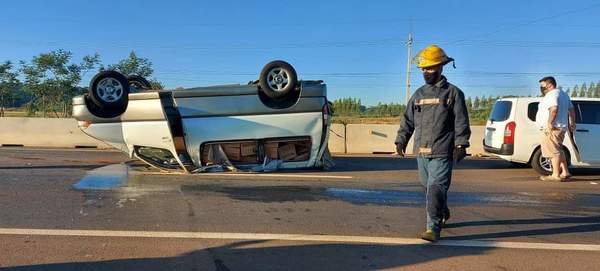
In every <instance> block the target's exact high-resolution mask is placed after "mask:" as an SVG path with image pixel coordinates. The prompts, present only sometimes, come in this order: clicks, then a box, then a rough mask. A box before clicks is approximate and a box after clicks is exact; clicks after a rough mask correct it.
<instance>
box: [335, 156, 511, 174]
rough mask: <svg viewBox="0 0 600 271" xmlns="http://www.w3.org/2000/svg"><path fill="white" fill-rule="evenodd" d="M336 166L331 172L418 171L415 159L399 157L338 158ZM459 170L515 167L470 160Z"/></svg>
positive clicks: (494, 160) (507, 164) (464, 162)
mask: <svg viewBox="0 0 600 271" xmlns="http://www.w3.org/2000/svg"><path fill="white" fill-rule="evenodd" d="M334 162H335V164H336V166H335V167H334V168H333V169H331V170H330V171H331V172H351V171H392V170H417V160H416V159H415V158H414V157H405V158H400V157H398V156H375V157H373V156H336V157H334ZM456 168H457V169H512V168H514V166H513V165H512V164H511V163H509V162H506V161H503V160H497V159H478V158H469V159H466V160H464V161H463V162H461V163H459V164H458V165H457V167H456Z"/></svg>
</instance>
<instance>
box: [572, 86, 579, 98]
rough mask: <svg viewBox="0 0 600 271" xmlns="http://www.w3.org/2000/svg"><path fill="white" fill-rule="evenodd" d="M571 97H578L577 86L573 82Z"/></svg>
mask: <svg viewBox="0 0 600 271" xmlns="http://www.w3.org/2000/svg"><path fill="white" fill-rule="evenodd" d="M571 97H579V86H577V84H575V86H574V87H573V92H571Z"/></svg>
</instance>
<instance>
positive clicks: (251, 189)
mask: <svg viewBox="0 0 600 271" xmlns="http://www.w3.org/2000/svg"><path fill="white" fill-rule="evenodd" d="M148 178H151V177H149V176H147V175H144V174H143V173H140V172H136V170H132V169H131V167H130V166H129V165H126V164H116V165H109V166H105V167H101V168H98V169H95V170H91V171H90V172H88V174H87V175H86V176H84V177H83V178H82V179H81V180H80V181H79V182H77V183H76V184H75V185H73V188H74V189H76V190H80V191H83V192H84V195H87V196H85V198H86V199H88V200H89V199H94V200H96V199H98V198H102V197H103V196H108V195H110V197H112V198H116V199H131V198H136V197H140V196H143V195H147V194H156V193H163V192H173V191H175V192H177V193H189V194H190V195H193V196H196V197H204V196H205V195H206V193H209V194H214V193H216V194H222V195H225V196H227V197H229V198H231V199H234V200H240V201H254V202H264V203H274V202H309V201H321V200H326V201H344V202H347V203H351V204H356V205H379V206H420V205H423V204H425V195H424V193H423V191H422V190H420V189H418V188H417V187H410V188H408V189H352V188H342V187H319V186H308V185H274V186H265V185H263V186H256V185H247V186H232V185H225V184H220V183H213V184H207V183H193V182H189V181H183V182H181V180H180V181H177V182H172V183H168V182H160V183H158V184H157V183H154V184H150V182H149V181H148V180H149V179H148ZM448 201H449V203H450V204H451V205H453V206H461V205H496V206H512V207H540V206H552V207H559V208H561V209H565V208H567V209H568V208H569V207H568V206H579V208H596V207H600V195H597V194H576V193H565V192H553V193H541V192H540V193H537V192H536V193H525V192H523V193H479V192H449V194H448ZM121 203H123V202H122V201H121ZM117 205H118V206H122V204H117Z"/></svg>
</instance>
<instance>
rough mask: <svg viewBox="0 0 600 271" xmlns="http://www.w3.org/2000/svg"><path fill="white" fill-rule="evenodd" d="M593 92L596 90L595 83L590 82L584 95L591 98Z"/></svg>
mask: <svg viewBox="0 0 600 271" xmlns="http://www.w3.org/2000/svg"><path fill="white" fill-rule="evenodd" d="M595 92H596V85H594V82H591V83H590V86H589V87H588V90H587V93H586V95H585V96H586V97H590V98H593V97H594V93H595Z"/></svg>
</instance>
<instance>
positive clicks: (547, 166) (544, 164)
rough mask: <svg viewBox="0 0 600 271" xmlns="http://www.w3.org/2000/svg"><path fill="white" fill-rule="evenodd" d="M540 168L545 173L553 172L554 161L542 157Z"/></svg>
mask: <svg viewBox="0 0 600 271" xmlns="http://www.w3.org/2000/svg"><path fill="white" fill-rule="evenodd" d="M540 167H541V168H542V169H544V170H545V171H550V172H551V171H552V161H551V160H550V159H549V158H546V157H541V156H540Z"/></svg>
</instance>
